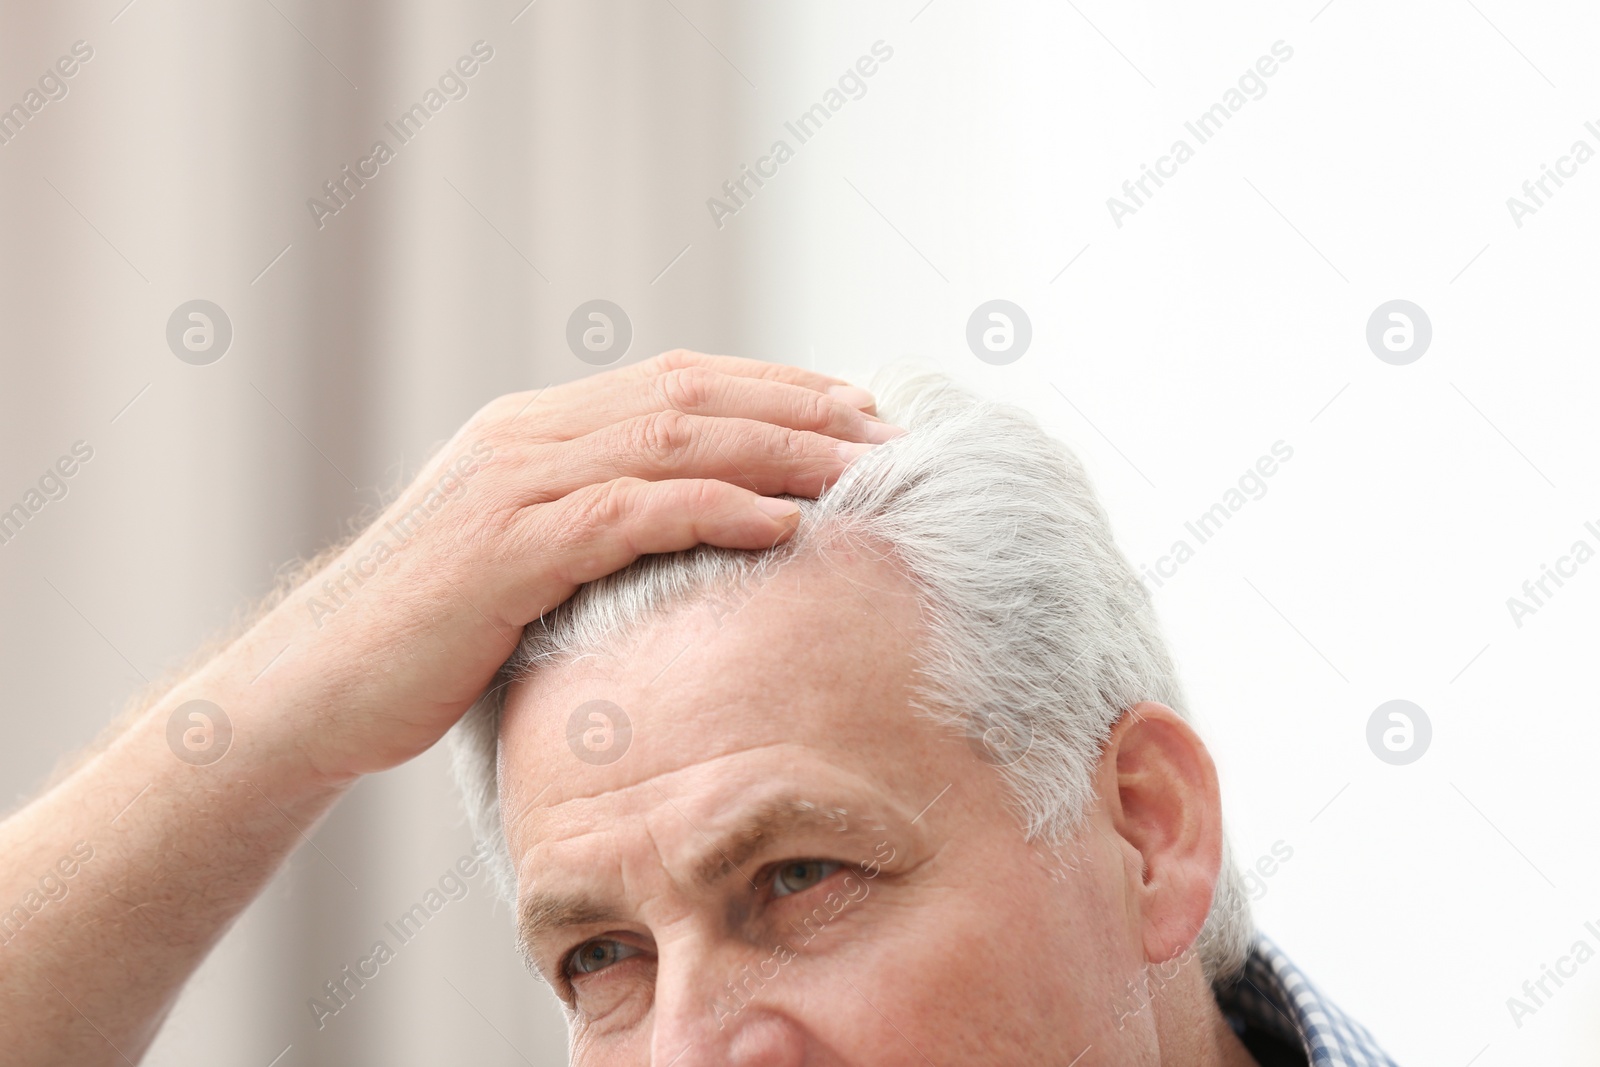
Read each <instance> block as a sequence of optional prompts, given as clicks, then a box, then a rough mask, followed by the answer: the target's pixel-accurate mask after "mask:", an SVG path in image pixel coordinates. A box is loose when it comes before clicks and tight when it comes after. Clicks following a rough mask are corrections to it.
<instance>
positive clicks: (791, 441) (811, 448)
mask: <svg viewBox="0 0 1600 1067" xmlns="http://www.w3.org/2000/svg"><path fill="white" fill-rule="evenodd" d="M817 442H818V438H817V435H816V434H814V433H811V432H809V431H807V430H790V429H786V428H785V429H781V430H779V431H778V436H777V440H776V442H775V446H776V448H777V450H778V453H779V454H780V455H782V456H783V457H785V458H787V459H806V458H809V457H812V456H815V455H816V454H817V453H818V451H820V450H819V449H818V447H817Z"/></svg>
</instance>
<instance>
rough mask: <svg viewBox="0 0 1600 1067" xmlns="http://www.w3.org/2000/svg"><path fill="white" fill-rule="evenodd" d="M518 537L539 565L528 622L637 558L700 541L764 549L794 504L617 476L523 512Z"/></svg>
mask: <svg viewBox="0 0 1600 1067" xmlns="http://www.w3.org/2000/svg"><path fill="white" fill-rule="evenodd" d="M524 515H525V516H526V517H527V518H526V523H527V525H526V526H525V528H524V530H523V533H524V534H525V536H526V537H527V538H528V540H529V541H530V543H531V546H532V551H530V552H528V553H526V554H524V557H523V558H527V559H530V560H532V561H534V566H535V567H536V568H537V572H536V577H535V580H534V581H533V582H532V583H531V585H532V586H534V587H536V590H537V591H536V593H535V596H534V597H533V598H532V600H537V601H539V602H538V603H531V601H530V607H529V609H528V610H531V611H532V612H534V614H530V615H528V617H527V619H524V620H523V622H524V623H526V622H528V621H531V620H532V619H533V618H536V617H537V614H538V613H540V612H542V611H544V610H548V609H547V608H546V606H545V605H547V604H553V603H556V602H559V601H560V600H565V599H566V598H567V597H568V596H571V595H572V593H573V591H575V590H576V589H577V587H578V586H580V585H583V584H584V583H586V582H592V581H594V580H595V579H597V578H602V577H604V576H605V575H607V574H611V573H612V572H614V571H618V570H621V569H622V568H623V567H626V566H627V565H628V564H630V563H632V562H633V561H634V560H636V559H638V558H639V557H640V556H643V555H649V554H652V553H659V552H677V551H680V550H682V549H686V548H693V547H694V546H695V545H698V544H708V545H718V546H720V547H723V548H750V549H758V548H768V547H771V546H772V545H775V544H778V543H779V542H781V541H783V540H785V539H787V538H788V537H789V536H790V535H791V534H792V533H793V532H794V529H795V526H796V525H797V523H798V521H799V506H798V505H797V504H795V503H794V501H792V500H778V499H775V498H773V497H767V496H760V495H757V494H755V493H752V492H750V491H749V490H748V489H743V488H740V487H739V486H736V485H730V484H729V483H727V482H723V481H718V480H715V479H679V480H674V481H660V482H650V481H643V480H641V479H638V478H618V479H615V480H613V481H609V482H601V483H598V484H593V485H587V486H584V487H583V488H582V489H579V490H578V491H576V492H574V493H571V494H569V495H568V496H566V497H565V498H563V499H562V500H560V501H559V502H557V503H554V504H549V505H546V506H544V507H539V508H531V509H529V510H528V511H526V512H524Z"/></svg>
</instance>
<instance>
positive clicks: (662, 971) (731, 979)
mask: <svg viewBox="0 0 1600 1067" xmlns="http://www.w3.org/2000/svg"><path fill="white" fill-rule="evenodd" d="M665 955H666V954H665V953H663V956H665ZM658 968H659V969H658V970H657V972H656V989H655V1006H654V1010H653V1020H654V1026H653V1028H652V1030H651V1035H650V1064H651V1067H804V1065H806V1064H807V1062H808V1061H807V1054H806V1037H805V1032H804V1030H803V1028H802V1026H801V1024H800V1023H799V1021H798V1020H796V1019H795V1018H793V1017H792V1016H791V1015H790V1014H789V1013H788V1012H787V1011H786V1010H785V1008H784V998H783V997H782V992H783V990H782V986H783V982H784V979H785V978H786V977H788V976H787V975H785V974H784V973H783V971H782V968H781V967H780V966H779V964H778V963H777V961H776V960H775V959H768V958H767V957H765V956H758V957H757V958H756V959H754V960H750V961H745V960H741V961H738V962H737V963H731V965H730V963H727V962H724V963H721V964H720V965H719V964H718V963H717V962H714V961H709V960H707V959H706V958H704V957H702V958H701V959H699V960H692V961H691V960H681V959H680V960H676V961H673V962H672V963H670V964H669V963H668V962H667V960H666V959H664V958H663V959H662V961H661V963H660V964H659V965H658Z"/></svg>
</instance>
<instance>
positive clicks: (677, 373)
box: [656, 367, 716, 411]
mask: <svg viewBox="0 0 1600 1067" xmlns="http://www.w3.org/2000/svg"><path fill="white" fill-rule="evenodd" d="M715 378H716V375H715V374H714V373H713V372H712V371H710V370H707V369H706V368H705V367H679V368H677V369H676V370H669V371H667V372H666V373H664V374H662V375H660V376H659V377H657V378H656V393H657V395H658V396H659V397H660V398H661V401H662V403H663V404H665V406H666V407H668V408H670V409H675V410H677V411H699V410H701V409H702V408H703V407H705V405H706V404H707V403H708V402H709V401H710V400H711V393H712V389H713V387H714V385H713V383H714V380H715Z"/></svg>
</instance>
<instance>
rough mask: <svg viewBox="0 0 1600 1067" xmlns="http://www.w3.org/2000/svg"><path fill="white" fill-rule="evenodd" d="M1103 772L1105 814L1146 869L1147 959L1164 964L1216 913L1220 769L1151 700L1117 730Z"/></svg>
mask: <svg viewBox="0 0 1600 1067" xmlns="http://www.w3.org/2000/svg"><path fill="white" fill-rule="evenodd" d="M1101 772H1102V786H1103V787H1102V793H1103V794H1106V793H1109V794H1112V795H1108V796H1105V797H1104V799H1105V800H1106V801H1107V802H1108V803H1107V805H1106V810H1107V813H1108V814H1109V816H1110V817H1111V819H1112V823H1113V826H1114V827H1115V829H1116V831H1117V834H1118V836H1119V837H1121V838H1122V839H1123V840H1124V841H1126V842H1127V843H1128V844H1129V845H1130V846H1131V847H1132V848H1133V849H1134V850H1135V851H1136V852H1137V853H1138V854H1139V857H1140V861H1141V864H1142V869H1143V875H1142V878H1141V881H1140V884H1139V885H1137V886H1135V887H1133V895H1134V897H1135V898H1136V899H1137V901H1138V908H1139V918H1140V922H1141V925H1142V934H1143V939H1144V950H1145V957H1146V959H1147V960H1148V961H1149V962H1151V963H1162V962H1165V961H1166V960H1169V959H1172V958H1173V957H1175V956H1177V955H1179V954H1181V953H1182V952H1184V951H1185V950H1187V949H1188V948H1189V947H1190V946H1192V945H1193V944H1194V942H1195V939H1196V938H1197V937H1198V936H1199V933H1200V928H1201V927H1202V926H1203V925H1204V924H1205V920H1206V915H1207V913H1208V912H1209V911H1210V909H1211V898H1212V896H1213V894H1214V892H1215V890H1216V885H1217V876H1218V872H1219V871H1220V870H1221V866H1222V810H1221V807H1222V805H1221V798H1220V794H1219V792H1218V789H1217V772H1216V767H1215V765H1214V764H1213V763H1212V761H1211V754H1210V753H1209V752H1207V751H1206V747H1205V744H1204V743H1203V742H1202V741H1201V740H1200V737H1199V735H1198V734H1196V733H1195V732H1194V729H1193V728H1192V727H1191V726H1190V725H1189V724H1188V723H1187V722H1185V721H1184V720H1183V719H1182V717H1180V716H1179V715H1178V713H1177V712H1175V711H1173V710H1172V709H1171V708H1169V707H1167V706H1166V705H1164V704H1156V703H1151V702H1146V703H1142V704H1139V705H1137V706H1135V707H1133V708H1131V709H1129V710H1128V711H1127V712H1126V713H1124V714H1123V717H1122V718H1121V719H1120V720H1119V721H1118V722H1117V724H1116V726H1115V727H1114V728H1113V730H1112V733H1111V738H1110V740H1109V741H1108V742H1107V743H1106V747H1105V750H1104V754H1103V756H1102V765H1101Z"/></svg>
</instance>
